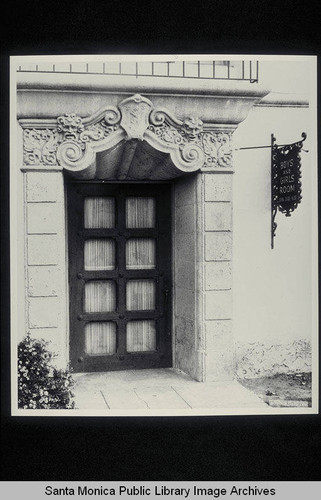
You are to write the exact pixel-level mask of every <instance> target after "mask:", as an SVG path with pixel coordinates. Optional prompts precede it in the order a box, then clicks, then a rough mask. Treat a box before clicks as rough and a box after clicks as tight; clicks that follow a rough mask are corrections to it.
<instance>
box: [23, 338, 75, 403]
mask: <svg viewBox="0 0 321 500" xmlns="http://www.w3.org/2000/svg"><path fill="white" fill-rule="evenodd" d="M47 346H48V342H45V341H44V340H36V339H32V338H31V337H30V336H27V337H25V338H24V339H23V340H22V341H21V342H20V343H19V345H18V407H19V408H24V409H25V408H27V409H38V408H48V409H49V408H50V409H58V408H74V402H73V400H72V399H73V393H72V392H71V388H72V386H73V380H72V378H71V375H70V373H69V372H68V371H65V370H59V369H57V368H56V367H55V366H53V365H52V364H51V360H52V358H53V354H52V353H51V352H50V351H49V350H48V348H47Z"/></svg>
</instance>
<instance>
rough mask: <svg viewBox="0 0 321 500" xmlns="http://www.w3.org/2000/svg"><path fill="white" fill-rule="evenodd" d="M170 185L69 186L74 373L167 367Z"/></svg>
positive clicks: (168, 364) (71, 350) (170, 286)
mask: <svg viewBox="0 0 321 500" xmlns="http://www.w3.org/2000/svg"><path fill="white" fill-rule="evenodd" d="M170 187H171V186H170V185H169V184H121V183H119V184H105V183H85V182H81V181H79V182H71V183H69V184H68V195H67V198H68V237H69V240H68V253H69V286H70V290H69V297H70V361H71V366H72V369H73V370H74V371H75V372H88V371H109V370H123V369H134V368H157V367H169V366H172V354H171V314H172V311H171V296H172V277H171V251H172V243H171V191H170Z"/></svg>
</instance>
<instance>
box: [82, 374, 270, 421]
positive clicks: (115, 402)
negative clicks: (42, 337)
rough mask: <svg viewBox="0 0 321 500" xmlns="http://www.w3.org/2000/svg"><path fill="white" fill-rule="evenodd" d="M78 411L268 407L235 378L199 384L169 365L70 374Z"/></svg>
mask: <svg viewBox="0 0 321 500" xmlns="http://www.w3.org/2000/svg"><path fill="white" fill-rule="evenodd" d="M73 377H74V380H75V387H74V391H73V392H74V394H75V403H76V408H77V409H79V410H106V411H107V412H108V410H145V411H146V410H147V413H148V410H189V409H193V410H195V409H204V410H209V409H212V408H213V409H216V410H219V409H222V408H226V409H232V408H239V409H240V410H241V409H244V408H253V409H257V408H263V409H264V408H265V409H268V408H269V407H268V406H267V405H266V404H265V403H264V402H263V401H262V400H261V399H260V398H259V397H258V396H256V395H255V394H254V393H252V392H250V391H249V390H248V389H246V388H245V387H243V386H241V385H240V384H239V383H238V382H236V381H230V382H208V383H200V382H197V381H195V380H193V379H191V378H190V377H189V376H188V375H186V374H184V373H182V372H178V371H176V370H174V369H172V368H165V369H153V370H127V371H119V372H108V373H81V374H74V375H73Z"/></svg>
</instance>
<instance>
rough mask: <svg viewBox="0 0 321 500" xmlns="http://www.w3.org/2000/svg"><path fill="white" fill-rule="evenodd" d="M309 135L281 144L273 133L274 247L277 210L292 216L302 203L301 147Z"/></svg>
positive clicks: (272, 208) (272, 206)
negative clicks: (299, 139)
mask: <svg viewBox="0 0 321 500" xmlns="http://www.w3.org/2000/svg"><path fill="white" fill-rule="evenodd" d="M306 137H307V135H306V133H305V132H302V140H301V141H298V142H294V143H292V144H285V145H284V144H283V145H281V146H279V145H278V144H277V143H276V138H275V136H274V134H271V248H272V249H273V248H274V238H275V236H276V228H277V223H276V222H275V218H276V214H277V211H278V210H279V212H281V213H284V214H285V216H286V217H290V216H291V214H292V212H293V211H294V210H295V209H296V208H297V206H298V204H299V203H301V200H302V195H301V191H302V190H301V187H302V184H301V180H300V179H301V157H300V153H301V149H302V145H303V141H305V139H306Z"/></svg>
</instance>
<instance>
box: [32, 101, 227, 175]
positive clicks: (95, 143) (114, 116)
mask: <svg viewBox="0 0 321 500" xmlns="http://www.w3.org/2000/svg"><path fill="white" fill-rule="evenodd" d="M231 136H232V132H228V131H225V130H218V131H217V130H215V131H214V130H211V126H209V125H207V126H206V125H205V124H204V123H203V122H202V120H200V119H199V118H197V117H188V118H186V119H185V120H184V121H181V120H179V119H177V118H176V117H174V116H172V115H171V114H170V113H169V112H168V111H167V110H165V109H154V108H153V105H152V103H151V102H150V101H149V100H148V99H146V98H144V97H142V96H140V95H138V94H136V95H134V96H132V97H129V98H127V99H125V100H124V101H122V102H121V103H120V104H119V107H118V108H115V107H110V108H108V109H107V110H106V109H105V110H103V111H99V112H97V113H95V114H94V115H92V116H91V117H89V118H82V117H80V116H78V115H76V114H75V113H66V114H65V115H62V116H59V117H58V118H57V121H56V127H52V128H50V127H46V128H38V126H37V128H26V129H25V130H24V163H25V164H26V165H44V166H50V165H57V164H58V165H61V166H63V167H64V168H67V169H75V170H82V169H84V168H87V167H88V166H89V165H90V164H91V163H92V162H93V161H94V159H95V151H102V150H106V149H109V148H110V147H112V146H113V145H115V144H117V143H118V142H120V141H121V140H143V139H144V140H146V141H147V142H149V143H150V144H151V145H152V146H153V147H156V148H157V149H159V150H161V151H163V152H165V153H169V154H170V155H171V158H172V160H173V162H174V163H175V164H176V165H177V166H178V168H181V169H183V170H185V169H187V170H192V171H194V170H198V169H200V168H202V167H208V168H222V167H223V168H224V167H229V166H231V164H232V149H231Z"/></svg>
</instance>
